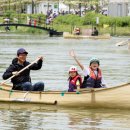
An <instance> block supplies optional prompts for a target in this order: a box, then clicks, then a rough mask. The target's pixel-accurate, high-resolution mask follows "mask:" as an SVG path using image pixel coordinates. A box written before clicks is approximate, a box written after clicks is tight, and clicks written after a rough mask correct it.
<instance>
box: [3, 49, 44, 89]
mask: <svg viewBox="0 0 130 130" xmlns="http://www.w3.org/2000/svg"><path fill="white" fill-rule="evenodd" d="M27 55H28V52H27V51H26V50H25V49H24V48H20V49H18V51H17V57H16V58H14V59H13V60H12V63H11V65H10V66H9V67H8V68H7V69H6V71H5V72H4V74H3V79H4V80H6V79H8V78H10V77H11V76H13V75H15V77H14V78H12V79H11V82H12V83H13V90H22V91H43V90H44V83H43V82H37V83H35V84H34V85H32V83H31V77H30V70H39V69H41V67H42V62H43V57H42V56H40V57H38V58H39V61H38V62H37V63H34V64H33V65H32V66H30V67H29V68H28V69H26V70H24V71H23V72H21V73H20V74H18V71H20V70H22V69H23V68H25V67H26V66H28V65H29V64H30V63H29V62H28V61H26V58H27Z"/></svg>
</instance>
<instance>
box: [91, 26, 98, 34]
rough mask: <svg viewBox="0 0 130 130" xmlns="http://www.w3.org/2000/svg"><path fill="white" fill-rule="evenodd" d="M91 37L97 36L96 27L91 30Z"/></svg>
mask: <svg viewBox="0 0 130 130" xmlns="http://www.w3.org/2000/svg"><path fill="white" fill-rule="evenodd" d="M92 36H98V30H97V28H96V27H94V29H93V32H92Z"/></svg>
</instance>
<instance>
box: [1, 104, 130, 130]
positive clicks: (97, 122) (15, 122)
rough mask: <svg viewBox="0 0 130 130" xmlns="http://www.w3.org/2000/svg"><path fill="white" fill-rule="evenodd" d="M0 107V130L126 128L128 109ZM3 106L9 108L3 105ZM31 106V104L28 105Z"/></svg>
mask: <svg viewBox="0 0 130 130" xmlns="http://www.w3.org/2000/svg"><path fill="white" fill-rule="evenodd" d="M4 107H5V108H6V110H5V108H4V109H3V108H1V109H0V128H1V129H2V130H23V129H24V130H122V129H123V130H129V129H130V124H129V120H130V115H129V111H122V110H111V109H109V110H106V109H88V110H86V109H78V110H77V109H76V108H75V109H74V108H73V109H70V108H68V109H63V108H56V107H54V108H52V107H51V106H50V107H44V106H43V107H41V106H39V107H38V106H37V107H36V108H35V109H34V108H33V107H32V106H30V108H29V106H28V107H27V108H26V109H22V108H21V109H20V108H19V109H18V108H17V109H16V106H9V105H6V106H4ZM7 107H8V108H9V109H7ZM31 107H32V108H31ZM14 108H15V109H14Z"/></svg>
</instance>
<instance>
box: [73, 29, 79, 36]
mask: <svg viewBox="0 0 130 130" xmlns="http://www.w3.org/2000/svg"><path fill="white" fill-rule="evenodd" d="M74 34H76V35H80V28H79V27H75V28H74Z"/></svg>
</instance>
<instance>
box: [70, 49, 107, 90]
mask: <svg viewBox="0 0 130 130" xmlns="http://www.w3.org/2000/svg"><path fill="white" fill-rule="evenodd" d="M70 55H71V56H72V57H73V58H74V60H75V61H76V63H77V64H78V65H79V66H80V68H81V69H82V70H83V72H84V81H83V84H82V88H102V87H106V84H105V82H104V79H103V76H102V71H101V69H100V68H99V65H100V62H99V60H98V59H97V58H93V59H91V60H90V64H89V67H88V68H87V69H85V68H84V66H83V65H82V64H81V63H80V62H79V61H78V59H77V57H76V55H75V53H74V51H73V50H71V51H70Z"/></svg>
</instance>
